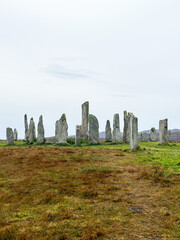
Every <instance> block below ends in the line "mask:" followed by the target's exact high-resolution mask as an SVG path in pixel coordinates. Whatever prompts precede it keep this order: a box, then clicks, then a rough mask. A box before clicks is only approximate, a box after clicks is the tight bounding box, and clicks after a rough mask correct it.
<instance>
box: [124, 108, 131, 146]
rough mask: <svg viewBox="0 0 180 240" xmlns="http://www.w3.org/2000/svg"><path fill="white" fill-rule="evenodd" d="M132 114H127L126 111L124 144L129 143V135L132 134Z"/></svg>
mask: <svg viewBox="0 0 180 240" xmlns="http://www.w3.org/2000/svg"><path fill="white" fill-rule="evenodd" d="M131 114H132V113H127V111H124V129H123V142H125V143H129V134H130V132H129V131H130V116H131Z"/></svg>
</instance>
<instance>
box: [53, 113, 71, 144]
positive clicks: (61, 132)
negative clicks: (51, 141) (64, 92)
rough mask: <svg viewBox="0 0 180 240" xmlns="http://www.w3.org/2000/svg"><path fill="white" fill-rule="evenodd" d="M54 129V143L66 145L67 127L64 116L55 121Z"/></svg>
mask: <svg viewBox="0 0 180 240" xmlns="http://www.w3.org/2000/svg"><path fill="white" fill-rule="evenodd" d="M55 128H56V130H55V138H56V143H58V144H59V143H60V144H64V143H65V144H66V143H67V139H68V125H67V121H66V115H65V114H63V115H62V116H61V118H60V119H59V120H57V121H56V126H55Z"/></svg>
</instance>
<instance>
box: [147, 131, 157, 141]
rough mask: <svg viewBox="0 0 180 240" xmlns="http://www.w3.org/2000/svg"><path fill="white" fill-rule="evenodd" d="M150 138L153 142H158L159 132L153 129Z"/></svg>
mask: <svg viewBox="0 0 180 240" xmlns="http://www.w3.org/2000/svg"><path fill="white" fill-rule="evenodd" d="M149 138H150V140H151V142H156V141H157V132H156V129H155V128H151V131H150V135H149Z"/></svg>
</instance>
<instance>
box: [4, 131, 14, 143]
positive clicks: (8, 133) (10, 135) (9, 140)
mask: <svg viewBox="0 0 180 240" xmlns="http://www.w3.org/2000/svg"><path fill="white" fill-rule="evenodd" d="M6 143H7V145H14V134H13V130H12V128H6Z"/></svg>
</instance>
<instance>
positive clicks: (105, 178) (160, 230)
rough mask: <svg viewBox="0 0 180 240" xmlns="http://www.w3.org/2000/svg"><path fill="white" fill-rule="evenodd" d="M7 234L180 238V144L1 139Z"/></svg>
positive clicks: (3, 232)
mask: <svg viewBox="0 0 180 240" xmlns="http://www.w3.org/2000/svg"><path fill="white" fill-rule="evenodd" d="M5 239H6V240H11V239H12V240H14V239H15V240H24V239H34V240H42V239H43V240H50V239H53V240H56V239H57V240H63V239H64V240H65V239H67V240H68V239H72V240H75V239H78V240H93V239H112V240H115V239H122V240H139V239H150V240H151V239H152V240H153V239H154V240H161V239H162V240H166V239H170V240H173V239H180V143H176V144H172V143H171V144H170V145H169V146H159V145H158V143H140V149H139V150H138V151H135V152H131V151H129V146H128V145H127V144H119V145H111V144H107V143H102V144H101V145H98V146H86V145H83V146H81V147H74V146H68V147H62V146H30V147H29V146H26V145H25V144H24V143H22V142H16V145H15V146H12V147H7V146H6V145H5V143H0V240H5Z"/></svg>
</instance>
